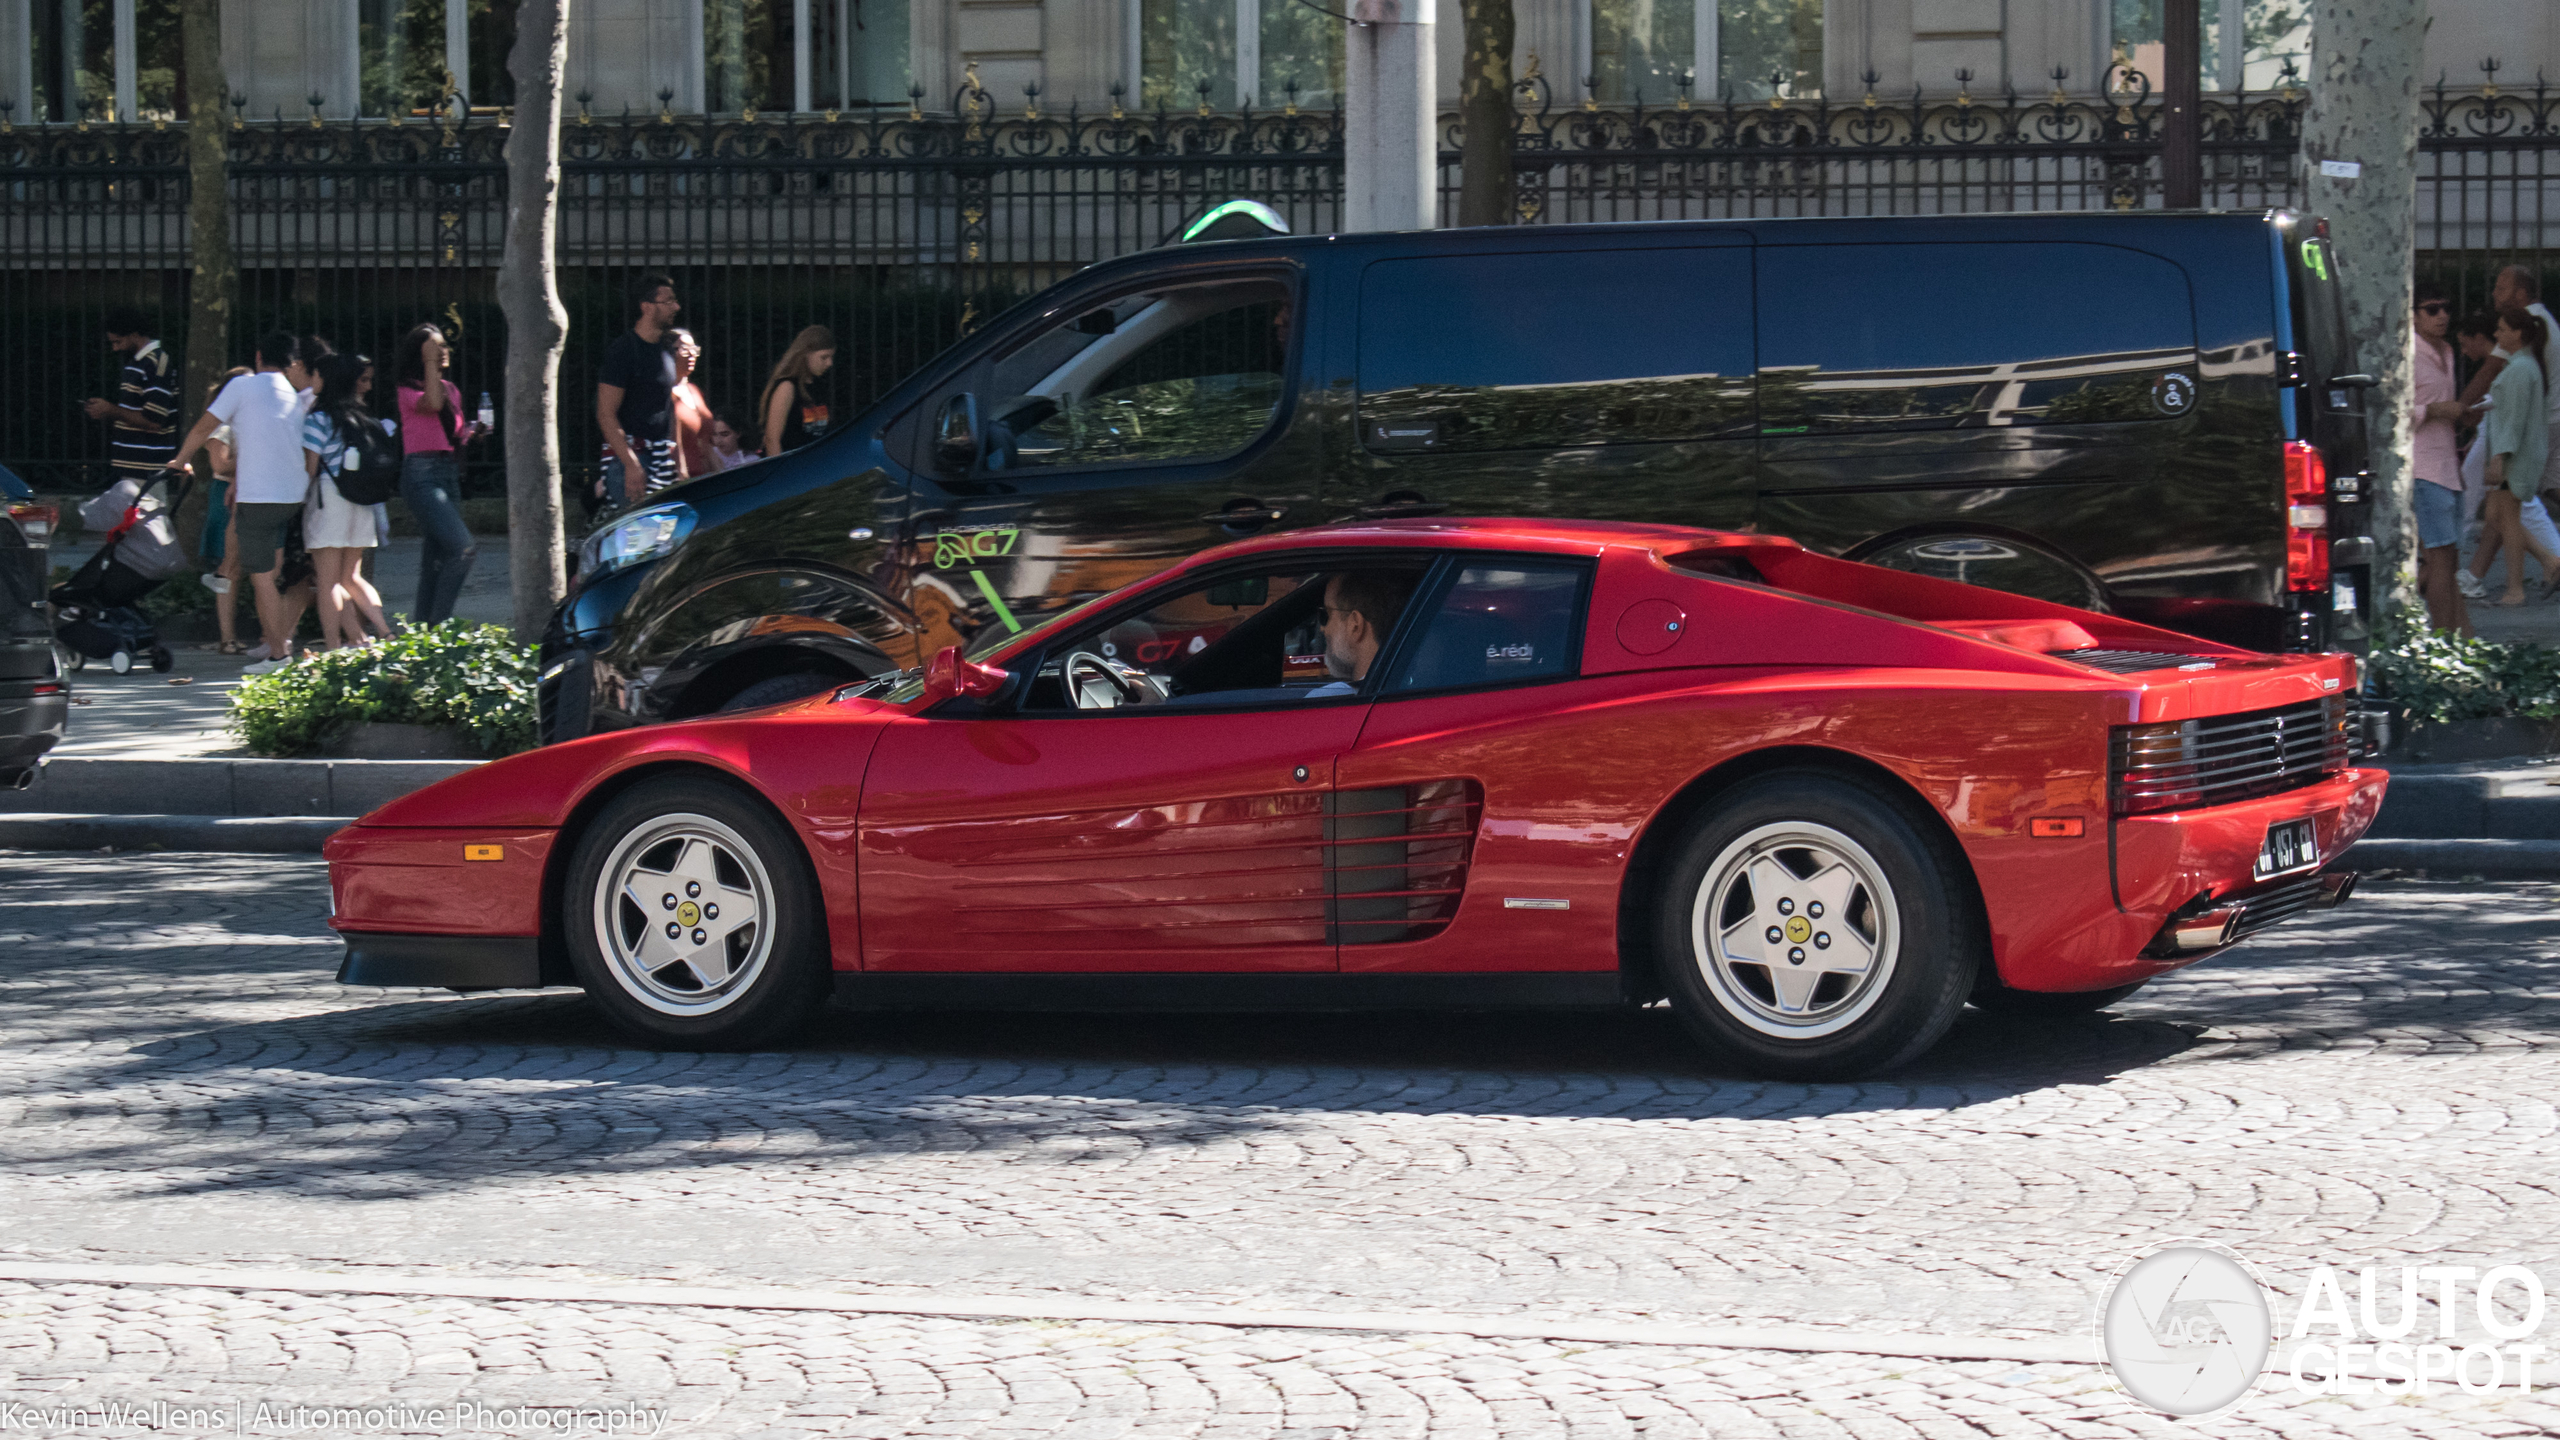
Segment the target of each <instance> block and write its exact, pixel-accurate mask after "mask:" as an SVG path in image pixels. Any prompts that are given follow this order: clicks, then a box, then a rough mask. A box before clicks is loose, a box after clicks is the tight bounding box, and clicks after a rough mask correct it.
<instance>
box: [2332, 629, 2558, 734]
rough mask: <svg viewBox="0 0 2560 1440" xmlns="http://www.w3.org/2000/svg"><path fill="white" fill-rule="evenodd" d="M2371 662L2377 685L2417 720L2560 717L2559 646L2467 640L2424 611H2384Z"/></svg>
mask: <svg viewBox="0 0 2560 1440" xmlns="http://www.w3.org/2000/svg"><path fill="white" fill-rule="evenodd" d="M2365 664H2366V668H2367V669H2368V670H2370V671H2371V672H2372V675H2373V678H2374V680H2375V682H2376V684H2377V688H2378V689H2380V690H2381V691H2382V693H2384V694H2385V695H2387V696H2389V697H2390V698H2391V700H2392V701H2393V702H2394V703H2396V704H2398V705H2399V706H2401V707H2402V708H2404V709H2406V710H2407V711H2408V712H2409V714H2410V716H2411V718H2413V719H2418V720H2493V719H2497V718H2499V717H2501V716H2508V715H2521V716H2526V717H2528V718H2532V719H2550V718H2552V717H2554V716H2560V650H2553V649H2550V648H2549V647H2547V646H2542V645H2535V644H2531V643H2525V644H2516V645H2502V644H2500V643H2498V642H2497V641H2494V640H2465V639H2463V638H2462V637H2461V636H2459V635H2451V634H2447V633H2445V632H2444V631H2441V630H2434V629H2430V628H2429V627H2428V625H2427V621H2426V614H2425V612H2424V611H2418V610H2409V611H2403V612H2400V613H2398V614H2386V615H2384V616H2382V617H2380V621H2379V623H2378V624H2377V625H2376V626H2375V627H2374V645H2373V653H2372V654H2371V655H2370V656H2368V657H2367V658H2366V661H2365Z"/></svg>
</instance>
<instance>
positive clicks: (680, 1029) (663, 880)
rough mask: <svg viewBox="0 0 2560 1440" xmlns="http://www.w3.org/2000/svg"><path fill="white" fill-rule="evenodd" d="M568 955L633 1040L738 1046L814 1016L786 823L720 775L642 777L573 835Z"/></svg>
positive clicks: (820, 970) (823, 961)
mask: <svg viewBox="0 0 2560 1440" xmlns="http://www.w3.org/2000/svg"><path fill="white" fill-rule="evenodd" d="M560 923H561V926H562V929H563V932H564V933H565V935H566V936H567V938H568V942H569V958H570V963H571V964H572V965H573V966H574V967H575V969H576V971H577V974H578V981H579V983H580V984H582V985H584V986H585V987H586V991H587V994H588V995H589V996H591V997H593V998H594V1000H595V1001H596V1003H597V1004H598V1005H600V1006H601V1007H603V1009H604V1012H605V1014H606V1016H607V1017H608V1018H610V1019H611V1020H612V1021H613V1023H614V1024H615V1025H616V1026H618V1027H620V1028H621V1029H623V1030H624V1031H626V1032H628V1033H630V1034H632V1035H634V1036H637V1037H639V1038H640V1039H642V1040H645V1041H648V1042H651V1043H657V1044H667V1045H677V1046H683V1047H686V1048H697V1049H711V1050H736V1049H746V1048H749V1047H752V1046H756V1045H761V1044H766V1043H769V1042H772V1041H774V1040H777V1039H780V1038H782V1037H784V1036H786V1035H788V1034H789V1033H790V1032H791V1031H792V1030H794V1029H796V1028H798V1027H799V1026H801V1025H802V1024H804V1023H806V1022H807V1021H809V1020H810V1019H812V1018H814V1017H815V1016H816V1015H817V1014H818V1013H819V1011H820V1010H821V1009H822V1007H823V1006H824V1004H825V1001H826V992H827V984H828V980H829V965H828V961H827V946H826V924H825V919H824V914H823V908H822V906H821V904H820V902H819V896H818V885H817V880H816V878H815V877H814V876H813V875H811V873H810V871H809V864H808V860H807V857H806V855H805V854H804V853H803V852H802V851H801V848H800V843H799V840H798V838H797V837H796V836H794V835H793V834H792V832H791V828H790V827H789V826H788V825H785V824H784V823H783V822H782V820H781V819H780V818H779V817H777V816H775V815H774V813H773V812H772V811H771V810H768V809H766V808H765V807H764V806H763V805H762V804H760V803H759V802H757V801H756V800H755V799H753V798H752V797H750V796H748V795H746V794H744V793H742V792H741V791H739V790H738V789H736V788H735V787H733V786H731V785H728V784H725V783H723V782H721V781H718V780H712V779H697V778H692V777H669V778H665V779H657V780H650V781H645V782H643V783H642V784H640V785H638V786H635V787H633V788H632V789H631V790H629V791H627V792H625V793H624V794H622V795H620V796H618V797H616V798H615V799H614V800H613V801H612V802H611V803H610V804H608V805H607V806H606V807H605V809H604V812H603V813H602V814H600V815H598V816H597V817H596V820H595V823H594V824H592V825H590V826H589V827H588V828H587V832H586V835H585V836H584V838H582V839H581V840H580V841H579V842H578V851H577V855H576V857H575V859H574V861H573V862H572V864H571V866H570V878H569V884H568V885H567V886H566V887H564V889H563V891H562V896H561V915H560Z"/></svg>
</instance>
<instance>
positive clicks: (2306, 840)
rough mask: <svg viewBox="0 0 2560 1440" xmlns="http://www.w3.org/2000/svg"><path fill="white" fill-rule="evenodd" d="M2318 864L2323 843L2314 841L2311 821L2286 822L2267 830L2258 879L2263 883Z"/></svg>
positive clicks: (2260, 857)
mask: <svg viewBox="0 0 2560 1440" xmlns="http://www.w3.org/2000/svg"><path fill="white" fill-rule="evenodd" d="M2319 863H2320V843H2319V841H2318V840H2316V839H2315V838H2313V835H2312V832H2311V822H2310V821H2308V820H2287V821H2285V822H2284V823H2283V824H2281V825H2270V826H2268V827H2267V839H2266V843H2265V844H2263V845H2260V846H2259V847H2258V868H2257V878H2258V879H2261V880H2264V879H2266V878H2267V877H2268V876H2270V875H2282V874H2284V873H2285V872H2286V871H2288V870H2302V869H2306V868H2308V867H2310V866H2313V865H2317V864H2319Z"/></svg>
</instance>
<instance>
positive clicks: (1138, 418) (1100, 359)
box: [987, 277, 1290, 469]
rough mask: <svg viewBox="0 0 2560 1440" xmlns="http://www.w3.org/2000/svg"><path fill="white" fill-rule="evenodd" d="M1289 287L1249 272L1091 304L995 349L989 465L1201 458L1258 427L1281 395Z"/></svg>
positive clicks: (1258, 431) (1239, 442)
mask: <svg viewBox="0 0 2560 1440" xmlns="http://www.w3.org/2000/svg"><path fill="white" fill-rule="evenodd" d="M1289 348H1290V305H1289V288H1288V287H1287V286H1286V285H1284V284H1282V283H1281V282H1280V281H1278V280H1275V279H1269V278H1263V277H1256V278H1253V279H1245V280H1230V281H1225V282H1220V283H1215V284H1205V285H1185V286H1175V287H1169V288H1166V289H1161V290H1151V291H1146V292H1142V293H1139V294H1134V295H1123V296H1120V297H1118V298H1117V299H1114V300H1111V301H1108V302H1105V303H1101V304H1096V305H1094V306H1092V307H1090V308H1088V309H1086V310H1084V311H1083V312H1082V313H1080V314H1078V315H1076V316H1075V317H1074V318H1073V319H1070V320H1068V321H1066V322H1065V323H1063V324H1060V325H1057V326H1055V327H1053V328H1051V329H1049V330H1047V331H1044V332H1042V333H1040V334H1038V335H1035V336H1033V337H1031V338H1030V339H1028V340H1026V341H1023V342H1022V343H1020V344H1018V345H1015V346H1013V347H1012V348H1011V349H1009V350H1007V351H1006V352H1005V353H1003V354H1002V355H999V356H998V357H997V358H996V360H995V364H994V367H993V371H992V374H991V376H990V383H989V385H988V392H989V399H990V400H992V402H993V403H992V404H991V405H990V407H989V408H988V410H987V415H988V417H989V419H990V420H991V421H992V424H991V425H990V427H989V429H990V432H991V435H990V439H991V444H990V446H989V450H990V455H989V468H991V469H1024V468H1040V467H1052V468H1057V467H1065V466H1073V465H1130V464H1145V463H1148V462H1151V461H1172V460H1209V459H1215V458H1216V457H1218V456H1221V455H1226V454H1230V453H1232V452H1234V451H1237V450H1241V449H1243V448H1244V447H1245V446H1247V445H1250V444H1252V443H1253V442H1254V440H1256V439H1257V438H1259V437H1260V436H1261V435H1262V433H1263V432H1264V431H1265V430H1267V429H1269V428H1270V426H1271V422H1272V420H1273V419H1274V418H1275V417H1276V416H1277V415H1278V414H1279V412H1280V404H1281V401H1282V400H1283V399H1284V398H1285V395H1286V390H1287V381H1286V376H1287V373H1288V366H1287V361H1288V355H1289Z"/></svg>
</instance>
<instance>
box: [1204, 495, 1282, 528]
mask: <svg viewBox="0 0 2560 1440" xmlns="http://www.w3.org/2000/svg"><path fill="white" fill-rule="evenodd" d="M1288 513H1289V512H1288V511H1286V510H1283V509H1281V508H1280V507H1279V506H1277V505H1265V504H1263V503H1262V502H1261V501H1259V500H1230V501H1228V502H1227V503H1226V504H1224V505H1221V506H1219V507H1218V508H1217V509H1215V510H1211V511H1208V512H1206V513H1204V514H1202V515H1201V517H1200V523H1202V524H1204V525H1216V526H1219V527H1221V528H1223V529H1228V530H1259V529H1261V528H1262V527H1263V526H1265V525H1277V524H1279V523H1280V521H1281V520H1282V519H1283V518H1285V517H1286V516H1287V515H1288Z"/></svg>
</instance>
